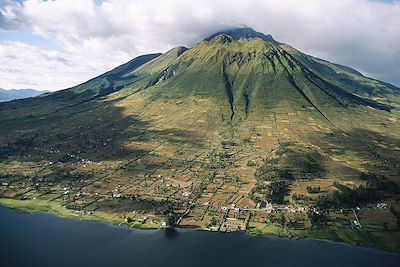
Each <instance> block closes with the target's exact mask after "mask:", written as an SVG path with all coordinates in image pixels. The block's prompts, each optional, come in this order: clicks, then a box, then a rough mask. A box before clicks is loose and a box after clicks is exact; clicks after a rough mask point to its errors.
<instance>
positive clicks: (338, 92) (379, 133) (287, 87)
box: [0, 28, 400, 251]
mask: <svg viewBox="0 0 400 267" xmlns="http://www.w3.org/2000/svg"><path fill="white" fill-rule="evenodd" d="M399 107H400V94H399V89H398V88H396V87H394V86H392V85H389V84H387V83H384V82H380V81H376V80H373V79H369V78H366V77H364V76H363V75H361V74H360V73H359V72H357V71H355V70H353V69H351V68H348V67H343V66H340V65H336V64H333V63H330V62H326V61H323V60H321V59H317V58H314V57H311V56H308V55H305V54H303V53H301V52H299V51H297V50H295V49H294V48H292V47H290V46H288V45H285V44H281V43H279V42H277V41H274V40H273V39H272V37H270V36H268V35H263V34H261V33H257V32H254V31H252V30H251V29H249V28H246V29H241V30H240V29H239V30H234V31H233V32H232V31H227V32H224V34H217V35H215V36H213V37H210V38H207V39H206V40H204V41H202V42H200V43H198V44H197V45H195V46H194V47H192V48H190V49H187V48H184V47H177V48H174V49H172V50H170V51H169V52H167V53H164V54H152V55H145V56H141V57H138V58H135V59H133V60H132V61H130V62H128V63H126V64H124V65H121V66H120V67H117V68H115V69H113V70H111V71H109V72H107V73H105V74H103V75H100V76H99V77H96V78H94V79H92V80H90V81H88V82H86V83H83V84H80V85H78V86H76V87H73V88H70V89H66V90H63V91H59V92H54V93H49V94H46V95H43V96H40V97H36V98H32V99H24V100H20V101H14V102H8V103H2V104H0V124H1V127H0V160H1V162H0V185H1V186H0V195H1V197H2V198H4V199H5V198H7V199H5V200H4V199H3V200H2V203H4V204H6V205H9V206H14V207H21V206H22V207H24V208H25V209H26V208H27V207H31V208H32V209H33V210H35V208H34V207H35V205H37V203H41V204H40V207H41V209H40V210H42V209H43V208H44V207H49V209H52V210H55V211H57V212H58V213H62V214H63V213H64V212H65V213H66V214H74V213H76V214H78V215H79V216H85V218H87V217H91V216H92V215H93V214H92V213H94V214H97V213H96V212H102V213H101V214H103V213H104V214H106V215H102V217H103V218H112V221H113V222H114V221H119V222H120V223H125V224H127V225H129V226H134V227H143V228H149V227H159V226H160V225H161V224H162V223H163V222H166V224H167V225H170V226H173V225H175V224H176V225H178V226H180V227H201V228H207V229H210V230H214V231H237V230H244V229H248V227H250V228H251V229H255V231H261V232H265V233H271V234H278V235H286V236H295V237H316V238H327V239H332V240H336V241H344V242H350V243H355V244H364V245H371V246H379V247H381V248H384V249H388V250H394V251H399V248H400V244H399V243H398V242H396V237H398V236H399V233H400V231H399V225H398V224H397V222H396V220H398V211H399V210H400V204H399V189H398V188H399V182H400V173H399V169H400V123H399V121H400V113H399ZM18 199H19V200H20V201H18ZM45 203H51V204H52V205H50V204H49V205H46V204H45ZM271 203H272V205H271ZM55 207H57V208H55ZM65 207H66V208H67V209H66V210H65ZM107 220H109V219H107ZM253 227H254V228H253Z"/></svg>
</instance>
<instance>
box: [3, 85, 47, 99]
mask: <svg viewBox="0 0 400 267" xmlns="http://www.w3.org/2000/svg"><path fill="white" fill-rule="evenodd" d="M47 92H48V91H39V90H34V89H10V90H5V89H1V88H0V102H4V101H11V100H16V99H23V98H28V97H35V96H38V95H41V94H44V93H47Z"/></svg>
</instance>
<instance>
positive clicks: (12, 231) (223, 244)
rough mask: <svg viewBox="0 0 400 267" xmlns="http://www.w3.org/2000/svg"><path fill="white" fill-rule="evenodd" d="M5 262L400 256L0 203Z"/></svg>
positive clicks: (252, 261)
mask: <svg viewBox="0 0 400 267" xmlns="http://www.w3.org/2000/svg"><path fill="white" fill-rule="evenodd" d="M0 266H1V267H17V266H24V267H25V266H26V267H35V266H40V267H45V266H71V267H78V266H130V267H132V266H157V267H169V266H174V267H177V266H185V267H186V266H219V267H221V266H280V267H283V266H323V267H328V266H335V267H337V266H362V267H367V266H377V267H387V266H396V267H398V266H400V255H399V254H391V253H386V252H383V251H379V250H375V249H370V248H361V247H354V246H350V245H344V244H338V243H331V242H325V241H313V240H290V239H283V238H275V237H249V236H247V235H245V234H243V233H232V234H220V233H210V232H200V231H194V230H177V231H165V230H157V231H143V230H135V229H134V230H132V229H126V228H124V227H115V226H111V225H108V224H101V223H93V222H84V221H76V220H67V219H61V218H58V217H55V216H53V215H50V214H21V213H18V212H16V211H14V210H11V209H8V208H4V207H1V206H0Z"/></svg>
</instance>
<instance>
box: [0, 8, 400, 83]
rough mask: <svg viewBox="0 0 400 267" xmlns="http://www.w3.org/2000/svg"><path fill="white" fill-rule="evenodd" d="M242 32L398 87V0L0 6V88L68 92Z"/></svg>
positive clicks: (399, 68)
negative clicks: (121, 69) (131, 64)
mask: <svg viewBox="0 0 400 267" xmlns="http://www.w3.org/2000/svg"><path fill="white" fill-rule="evenodd" d="M243 25H246V26H249V27H252V28H254V29H255V30H257V31H260V32H263V33H265V34H272V36H273V37H274V38H275V39H276V40H278V41H280V42H284V43H287V44H290V45H292V46H294V47H296V48H297V49H299V50H301V51H303V52H305V53H308V54H311V55H313V56H317V57H320V58H323V59H326V60H330V61H332V62H335V63H339V64H343V65H346V66H350V67H353V68H355V69H357V70H359V71H361V72H362V73H363V74H365V75H366V76H369V77H372V78H376V79H379V80H382V81H385V82H390V83H393V84H394V85H396V86H400V77H399V76H398V73H400V64H398V62H400V46H399V45H398V44H399V43H400V1H398V0H395V1H383V0H382V1H378V0H374V1H373V0H338V1H322V0H305V1H301V3H300V1H295V0H293V1H291V0H287V1H279V0H271V1H261V0H253V1H248V0H247V1H244V0H238V1H234V2H230V3H229V5H227V2H226V1H222V0H214V1H212V0H205V1H201V3H198V1H192V0H186V1H182V0H175V1H174V0H165V1H156V0H146V1H145V0H132V1H130V0H104V1H101V0H75V1H62V0H55V1H42V0H26V1H21V0H19V1H11V0H0V62H1V64H0V88H6V89H10V88H16V89H19V88H34V89H40V90H51V91H55V90H59V89H64V88H68V87H71V86H74V85H77V84H79V83H82V82H84V81H86V80H88V79H90V78H93V77H94V76H97V75H99V74H101V73H103V72H105V71H107V70H110V69H111V68H113V67H116V66H118V65H120V64H122V63H124V62H126V61H128V60H130V59H132V58H134V57H136V56H139V55H142V54H148V53H154V52H165V51H167V50H169V49H171V48H172V47H175V46H178V45H185V46H188V47H191V46H193V45H194V44H195V43H197V42H198V41H200V40H202V39H203V38H204V37H206V36H208V35H210V34H212V33H215V32H217V31H220V30H224V29H227V28H232V27H240V26H243Z"/></svg>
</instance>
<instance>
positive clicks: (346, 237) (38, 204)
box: [0, 198, 400, 254]
mask: <svg viewBox="0 0 400 267" xmlns="http://www.w3.org/2000/svg"><path fill="white" fill-rule="evenodd" d="M0 206H4V207H7V208H10V209H13V210H16V211H19V212H24V213H31V214H41V213H42V214H43V213H49V214H52V215H55V216H57V217H61V218H66V219H72V220H85V221H93V222H99V223H106V224H111V225H114V226H124V227H127V228H130V229H140V230H157V229H162V228H165V227H164V226H162V224H156V223H127V222H126V221H125V220H124V219H123V218H119V217H117V214H113V213H108V212H103V211H93V212H88V213H86V212H81V211H74V210H70V209H67V208H65V207H64V206H62V205H61V204H60V203H58V202H49V201H46V200H38V199H30V200H17V199H12V198H0ZM176 228H178V229H193V230H196V231H207V232H219V233H232V232H221V231H212V230H209V229H204V228H198V227H194V226H193V227H190V226H186V227H179V226H178V227H176ZM242 232H244V233H245V234H246V235H248V236H273V237H279V238H288V239H296V240H321V241H329V242H334V243H342V244H345V245H353V246H359V247H364V248H371V249H378V250H381V251H385V252H388V253H395V254H400V232H399V231H386V232H380V234H382V233H383V234H384V235H385V238H384V239H383V240H381V242H379V243H371V242H369V243H366V242H365V240H363V239H362V238H360V235H361V233H358V232H355V231H354V230H350V229H345V228H339V227H335V226H334V225H330V226H327V227H325V228H322V229H305V230H294V229H287V228H282V227H278V226H275V225H269V224H263V223H255V222H251V223H249V226H248V228H247V229H246V230H245V231H242ZM388 239H391V240H390V241H392V242H387V240H388Z"/></svg>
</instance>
